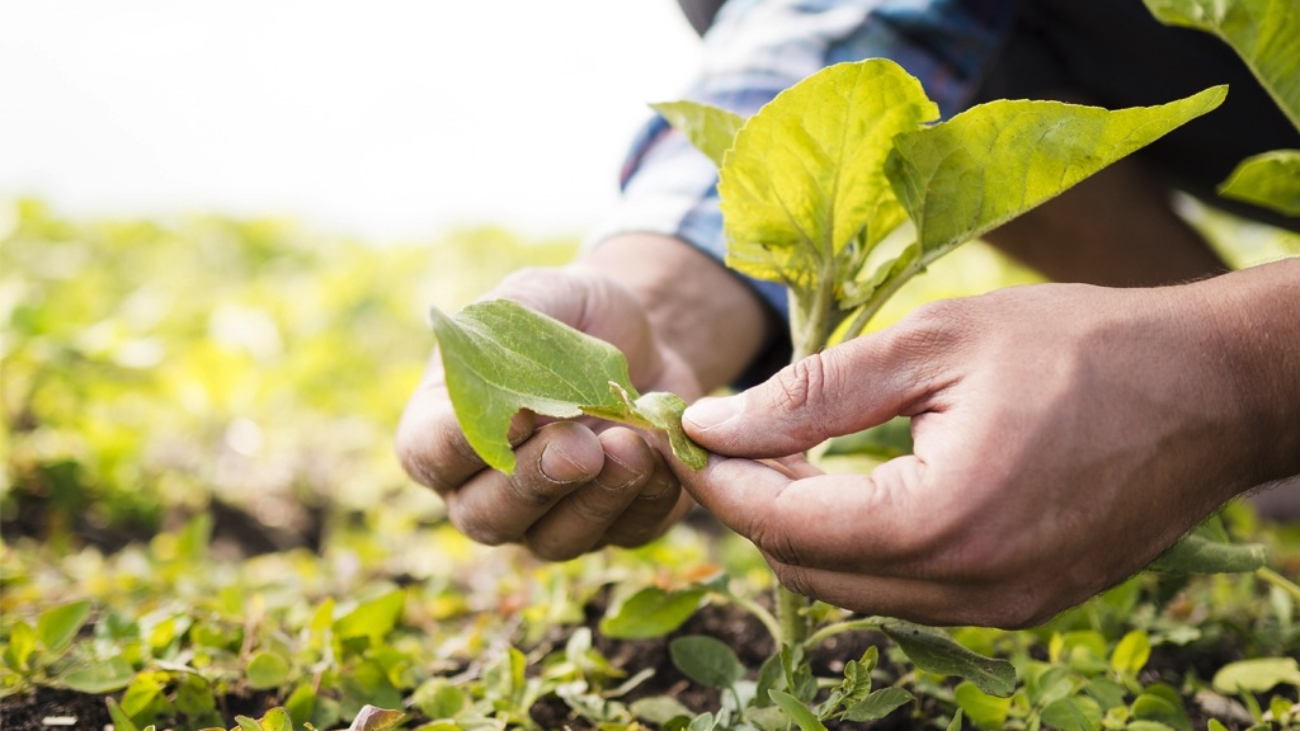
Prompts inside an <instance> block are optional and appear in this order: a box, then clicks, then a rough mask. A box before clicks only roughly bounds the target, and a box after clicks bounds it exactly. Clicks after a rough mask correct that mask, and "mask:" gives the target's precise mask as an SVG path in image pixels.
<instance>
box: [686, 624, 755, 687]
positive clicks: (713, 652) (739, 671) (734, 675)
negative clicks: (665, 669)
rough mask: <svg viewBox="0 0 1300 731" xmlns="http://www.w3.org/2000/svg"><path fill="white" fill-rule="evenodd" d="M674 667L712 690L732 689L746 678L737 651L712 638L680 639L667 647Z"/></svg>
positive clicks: (697, 636)
mask: <svg viewBox="0 0 1300 731" xmlns="http://www.w3.org/2000/svg"><path fill="white" fill-rule="evenodd" d="M668 653H669V654H670V655H671V656H672V659H673V664H674V665H676V666H677V669H678V670H681V671H682V674H683V675H685V676H686V677H688V678H690V679H691V680H694V681H695V682H697V683H699V684H701V685H707V686H709V687H711V688H730V687H731V686H732V685H735V683H736V681H737V680H740V679H741V678H743V677H745V666H744V665H741V664H740V659H739V658H737V657H736V652H735V650H732V649H731V648H730V647H727V646H726V645H725V644H723V643H722V642H719V641H718V640H715V639H714V638H712V637H706V636H703V635H693V636H690V637H678V638H677V639H675V640H673V641H672V642H671V643H669V645H668Z"/></svg>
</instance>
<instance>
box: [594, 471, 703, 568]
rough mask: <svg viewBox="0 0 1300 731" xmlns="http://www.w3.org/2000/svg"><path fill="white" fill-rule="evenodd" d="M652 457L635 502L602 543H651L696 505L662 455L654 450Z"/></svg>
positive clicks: (624, 512)
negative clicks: (650, 467)
mask: <svg viewBox="0 0 1300 731" xmlns="http://www.w3.org/2000/svg"><path fill="white" fill-rule="evenodd" d="M650 457H651V459H652V460H653V462H654V470H653V471H652V472H651V473H650V475H649V477H648V478H647V479H646V481H645V483H644V484H643V485H642V486H641V490H640V492H639V493H637V496H636V499H635V500H633V501H632V503H631V504H630V505H628V506H627V509H626V510H624V511H623V514H622V515H620V516H619V518H618V520H616V521H614V524H613V525H611V526H610V527H609V530H607V531H606V532H605V537H604V539H603V541H602V542H603V543H605V544H609V545H614V546H623V547H626V548H632V547H636V546H641V545H644V544H646V543H649V542H650V541H652V540H654V539H656V538H658V537H659V536H661V535H663V533H664V531H666V530H668V528H669V527H670V526H672V525H673V524H674V523H676V522H677V521H678V519H680V518H681V517H682V516H683V515H685V514H686V511H687V510H689V509H690V508H691V506H692V505H693V504H694V502H693V501H692V500H691V499H690V496H688V495H686V494H685V493H684V492H683V491H682V486H681V483H680V482H679V481H678V480H677V476H676V475H674V474H673V472H672V470H671V469H669V467H668V464H667V463H666V462H665V461H664V459H663V456H662V455H661V454H660V453H659V452H657V451H654V450H651V452H650Z"/></svg>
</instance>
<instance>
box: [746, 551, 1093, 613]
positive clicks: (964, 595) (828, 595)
mask: <svg viewBox="0 0 1300 731" xmlns="http://www.w3.org/2000/svg"><path fill="white" fill-rule="evenodd" d="M768 564H769V565H771V567H772V571H773V573H775V574H776V576H777V578H778V579H779V580H780V581H781V584H782V585H783V586H785V587H786V588H788V589H790V590H791V591H794V592H795V593H797V594H801V595H803V596H807V597H811V598H813V599H818V600H820V601H823V602H826V603H827V604H831V605H833V606H837V607H841V608H844V609H849V610H852V611H855V612H860V613H862V614H868V615H879V616H884V617H896V618H899V619H906V620H908V621H911V622H917V623H920V624H926V625H931V626H956V625H962V626H979V627H999V628H1002V629H1024V628H1026V627H1033V626H1036V625H1039V624H1042V623H1043V622H1046V621H1047V620H1049V619H1051V618H1052V617H1053V616H1054V615H1055V614H1057V613H1058V612H1060V611H1063V610H1065V609H1067V608H1068V607H1070V606H1072V605H1073V604H1075V603H1078V602H1080V601H1083V600H1084V599H1086V598H1087V597H1089V596H1092V594H1091V593H1078V594H1077V596H1072V597H1071V598H1068V599H1067V598H1065V597H1064V596H1063V595H1062V596H1057V595H1051V594H1048V593H1046V592H1044V591H1042V590H1041V589H1039V588H1038V587H1036V586H1034V585H1033V584H1031V583H1028V582H1009V583H1005V584H1003V583H998V584H990V583H980V582H936V581H926V580H919V579H911V578H906V577H882V576H872V575H864V574H856V573H845V572H838V571H828V570H824V569H815V568H808V567H805V566H790V565H787V564H782V563H780V562H779V561H774V560H772V559H771V558H770V557H769V558H768ZM1081 591H1087V590H1081ZM1094 593H1095V592H1094Z"/></svg>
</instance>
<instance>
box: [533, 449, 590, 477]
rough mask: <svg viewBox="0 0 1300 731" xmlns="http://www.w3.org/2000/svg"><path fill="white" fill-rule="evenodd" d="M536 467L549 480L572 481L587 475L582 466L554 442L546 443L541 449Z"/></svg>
mask: <svg viewBox="0 0 1300 731" xmlns="http://www.w3.org/2000/svg"><path fill="white" fill-rule="evenodd" d="M537 469H539V470H541V472H542V475H543V476H545V477H546V479H548V480H550V481H551V482H559V483H565V482H573V481H574V480H579V479H582V478H583V477H586V476H587V474H586V472H585V471H583V469H582V466H581V465H579V464H578V463H577V462H574V461H573V460H572V459H570V458H569V455H567V454H565V453H564V450H563V449H560V448H559V446H557V445H555V444H548V445H546V449H544V450H542V456H541V457H539V458H538V459H537Z"/></svg>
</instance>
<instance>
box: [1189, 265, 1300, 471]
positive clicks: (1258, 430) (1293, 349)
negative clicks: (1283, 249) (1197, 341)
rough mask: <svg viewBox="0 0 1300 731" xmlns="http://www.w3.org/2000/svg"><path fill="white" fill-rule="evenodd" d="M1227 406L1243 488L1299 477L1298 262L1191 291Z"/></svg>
mask: <svg viewBox="0 0 1300 731" xmlns="http://www.w3.org/2000/svg"><path fill="white" fill-rule="evenodd" d="M1191 288H1193V289H1195V290H1197V292H1198V294H1199V296H1200V297H1201V301H1202V302H1203V303H1204V304H1205V310H1206V312H1207V313H1208V315H1209V316H1208V318H1207V322H1208V323H1210V327H1211V330H1212V333H1213V335H1212V348H1213V349H1212V351H1211V354H1210V355H1209V356H1208V357H1210V358H1215V359H1216V360H1217V367H1218V369H1219V370H1220V372H1221V373H1222V374H1223V376H1224V378H1223V384H1224V387H1225V389H1226V393H1227V394H1228V395H1229V396H1230V397H1231V398H1232V399H1233V400H1234V401H1235V403H1236V404H1237V407H1238V410H1237V412H1236V419H1237V420H1238V425H1239V428H1240V433H1241V435H1242V436H1243V437H1244V440H1245V442H1246V443H1245V445H1244V446H1243V448H1242V449H1241V450H1239V451H1240V453H1241V455H1242V460H1241V462H1240V469H1241V470H1242V472H1243V475H1244V476H1246V477H1247V478H1248V479H1247V480H1246V481H1247V482H1250V483H1251V484H1248V485H1245V487H1244V489H1250V488H1252V487H1256V486H1258V485H1262V484H1266V483H1269V482H1273V481H1276V480H1281V479H1285V478H1287V477H1292V476H1295V475H1298V474H1300V258H1296V259H1289V260H1284V261H1280V262H1275V263H1272V264H1267V265H1262V266H1258V267H1253V268H1251V269H1246V270H1242V271H1239V272H1233V273H1231V274H1226V275H1223V276H1221V277H1216V278H1214V279H1210V280H1206V281H1203V282H1198V283H1196V284H1193V285H1191Z"/></svg>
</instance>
